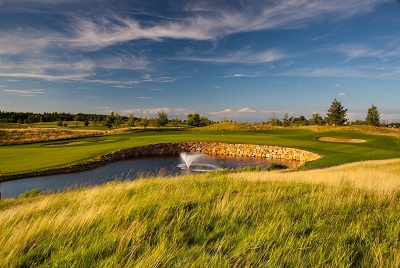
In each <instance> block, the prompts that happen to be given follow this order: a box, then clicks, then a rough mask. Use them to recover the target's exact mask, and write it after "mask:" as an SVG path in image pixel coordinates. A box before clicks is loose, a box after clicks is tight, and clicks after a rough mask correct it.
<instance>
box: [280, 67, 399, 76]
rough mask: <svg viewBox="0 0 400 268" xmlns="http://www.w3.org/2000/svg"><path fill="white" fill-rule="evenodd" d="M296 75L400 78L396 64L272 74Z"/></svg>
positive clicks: (300, 70)
mask: <svg viewBox="0 0 400 268" xmlns="http://www.w3.org/2000/svg"><path fill="white" fill-rule="evenodd" d="M274 75H276V76H297V77H349V78H374V79H400V67H397V66H389V65H387V66H343V67H325V68H323V67H321V68H298V69H292V70H288V71H284V72H279V73H276V74H274Z"/></svg>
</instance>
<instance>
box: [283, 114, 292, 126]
mask: <svg viewBox="0 0 400 268" xmlns="http://www.w3.org/2000/svg"><path fill="white" fill-rule="evenodd" d="M291 124H292V120H291V119H290V118H289V114H288V113H285V115H284V116H283V118H282V126H284V127H288V126H290V125H291Z"/></svg>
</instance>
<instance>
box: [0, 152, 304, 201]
mask: <svg viewBox="0 0 400 268" xmlns="http://www.w3.org/2000/svg"><path fill="white" fill-rule="evenodd" d="M202 159H203V158H202ZM202 161H206V162H208V163H211V164H213V165H216V166H218V167H220V168H241V167H255V166H261V167H263V168H266V167H267V166H268V165H269V164H270V163H272V162H273V163H281V164H284V165H287V166H289V167H295V166H298V165H299V162H297V161H279V160H273V161H271V160H267V159H256V158H247V157H221V156H209V157H208V160H202ZM182 163H183V161H182V159H181V158H180V157H179V155H175V156H164V157H145V158H135V159H129V160H121V161H118V162H113V163H110V164H108V165H106V166H102V167H98V168H95V169H91V170H86V171H81V172H77V173H66V174H58V175H50V176H42V177H32V178H26V179H20V180H15V181H7V182H2V183H0V192H1V193H2V198H16V197H18V196H19V195H20V194H21V193H23V192H26V191H28V190H32V189H36V188H37V189H39V190H40V191H42V192H47V191H51V192H56V191H60V190H63V189H66V188H77V187H84V186H92V185H101V184H104V183H106V182H109V181H114V180H134V179H137V178H139V177H149V176H155V175H171V176H177V175H182V174H187V173H188V172H190V171H187V170H181V169H179V168H177V166H178V165H179V164H182Z"/></svg>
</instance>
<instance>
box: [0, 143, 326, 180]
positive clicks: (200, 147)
mask: <svg viewBox="0 0 400 268" xmlns="http://www.w3.org/2000/svg"><path fill="white" fill-rule="evenodd" d="M181 152H198V153H204V154H209V155H226V156H245V157H257V158H269V159H283V160H295V161H300V162H308V161H314V160H317V159H320V158H321V156H319V155H318V154H315V153H312V152H308V151H305V150H300V149H296V148H288V147H279V146H268V145H254V144H228V143H219V142H171V143H158V144H150V145H143V146H138V147H133V148H128V149H122V150H119V151H115V152H112V153H109V154H105V155H100V156H98V157H97V158H96V159H94V160H93V161H92V162H90V163H83V164H78V165H71V166H69V167H66V168H58V169H52V170H45V171H38V172H31V173H25V174H16V175H3V176H0V182H2V181H8V180H16V179H22V178H29V177H38V176H47V175H55V174H61V173H71V172H79V171H83V170H88V169H93V168H96V167H100V166H104V165H107V164H108V163H111V162H114V161H118V160H122V159H129V158H137V157H141V156H162V155H174V154H179V153H181Z"/></svg>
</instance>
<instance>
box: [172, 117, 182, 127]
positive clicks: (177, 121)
mask: <svg viewBox="0 0 400 268" xmlns="http://www.w3.org/2000/svg"><path fill="white" fill-rule="evenodd" d="M180 123H181V120H179V119H178V118H175V119H174V120H172V125H173V126H174V127H177V126H179V124H180Z"/></svg>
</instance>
